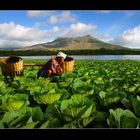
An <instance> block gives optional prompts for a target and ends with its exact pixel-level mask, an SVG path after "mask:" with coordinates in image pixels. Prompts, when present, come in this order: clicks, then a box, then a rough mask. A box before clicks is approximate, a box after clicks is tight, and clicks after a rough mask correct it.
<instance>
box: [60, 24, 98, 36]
mask: <svg viewBox="0 0 140 140" xmlns="http://www.w3.org/2000/svg"><path fill="white" fill-rule="evenodd" d="M95 29H96V25H93V24H84V23H80V22H78V23H76V24H71V26H70V28H66V29H64V31H63V32H62V33H61V34H60V36H61V37H77V36H84V35H87V34H90V33H91V32H92V31H93V30H95Z"/></svg>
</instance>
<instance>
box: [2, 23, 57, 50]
mask: <svg viewBox="0 0 140 140" xmlns="http://www.w3.org/2000/svg"><path fill="white" fill-rule="evenodd" d="M58 32H59V27H57V26H54V27H53V28H52V29H50V30H38V29H36V28H30V27H25V26H22V25H19V24H15V23H14V22H10V23H3V24H0V48H9V47H11V48H12V47H13V48H16V47H25V46H29V45H33V44H37V43H41V42H47V41H48V40H49V38H50V37H51V35H54V34H57V33H58Z"/></svg>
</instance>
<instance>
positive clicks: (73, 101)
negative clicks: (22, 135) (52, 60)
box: [0, 59, 140, 128]
mask: <svg viewBox="0 0 140 140" xmlns="http://www.w3.org/2000/svg"><path fill="white" fill-rule="evenodd" d="M45 62H46V60H28V59H25V60H24V63H26V64H28V63H29V64H31V63H35V64H42V63H45ZM38 70H39V67H33V68H32V67H26V68H25V69H24V76H16V77H14V80H13V81H12V80H11V79H10V78H9V77H7V79H4V77H3V76H2V74H1V72H0V128H139V127H140V125H139V124H140V62H139V61H133V60H77V61H76V66H75V67H74V70H73V72H67V73H64V74H62V75H61V76H56V77H49V78H46V79H45V78H39V79H37V71H38Z"/></svg>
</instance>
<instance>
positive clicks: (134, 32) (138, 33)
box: [110, 25, 140, 48]
mask: <svg viewBox="0 0 140 140" xmlns="http://www.w3.org/2000/svg"><path fill="white" fill-rule="evenodd" d="M110 42H111V43H115V44H119V45H123V46H127V47H129V48H140V25H139V26H137V27H135V28H133V29H129V30H126V31H124V32H123V33H122V34H121V35H119V36H116V37H115V38H114V39H113V40H111V41H110Z"/></svg>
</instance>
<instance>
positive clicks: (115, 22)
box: [0, 10, 140, 49]
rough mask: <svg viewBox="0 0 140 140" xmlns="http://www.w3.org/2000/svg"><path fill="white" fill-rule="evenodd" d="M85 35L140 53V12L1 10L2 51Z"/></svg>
mask: <svg viewBox="0 0 140 140" xmlns="http://www.w3.org/2000/svg"><path fill="white" fill-rule="evenodd" d="M85 35H91V36H94V37H96V38H98V39H100V40H102V41H105V42H108V43H112V44H117V45H122V46H125V47H128V48H137V49H140V10H46V11H44V10H40V11H38V10H0V48H11V49H12V48H16V47H17V48H19V47H27V46H31V45H34V44H38V43H47V42H50V41H53V40H55V39H56V38H58V37H79V36H85Z"/></svg>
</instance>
